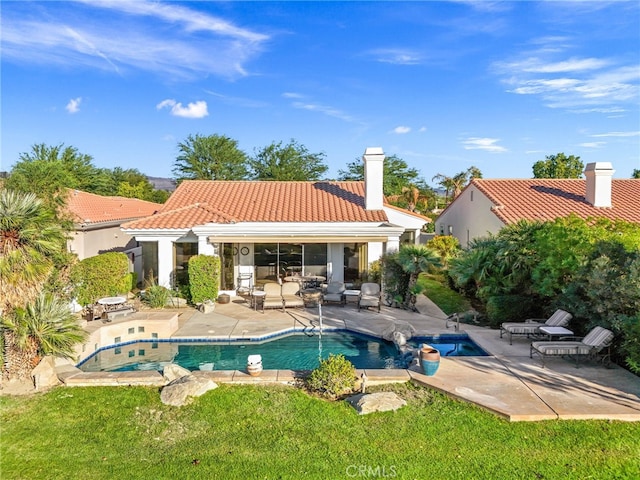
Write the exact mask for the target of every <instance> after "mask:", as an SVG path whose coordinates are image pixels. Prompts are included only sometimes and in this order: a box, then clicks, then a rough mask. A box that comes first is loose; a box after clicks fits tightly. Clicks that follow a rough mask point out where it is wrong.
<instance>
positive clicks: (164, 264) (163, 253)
mask: <svg viewBox="0 0 640 480" xmlns="http://www.w3.org/2000/svg"><path fill="white" fill-rule="evenodd" d="M172 271H173V240H172V239H170V238H161V239H159V240H158V285H162V286H163V287H167V288H171V272H172Z"/></svg>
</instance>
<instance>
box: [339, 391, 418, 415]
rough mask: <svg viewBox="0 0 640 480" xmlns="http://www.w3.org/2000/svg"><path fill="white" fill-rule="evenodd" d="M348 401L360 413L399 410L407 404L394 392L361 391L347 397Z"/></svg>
mask: <svg viewBox="0 0 640 480" xmlns="http://www.w3.org/2000/svg"><path fill="white" fill-rule="evenodd" d="M347 402H349V404H350V405H351V406H352V407H353V408H355V409H356V411H357V412H358V414H359V415H366V414H368V413H373V412H387V411H389V410H397V409H399V408H401V407H404V406H405V405H406V404H407V402H405V401H404V400H403V399H402V398H400V397H399V396H398V395H396V394H395V393H393V392H378V393H367V394H362V393H361V394H358V395H353V396H352V397H349V398H347Z"/></svg>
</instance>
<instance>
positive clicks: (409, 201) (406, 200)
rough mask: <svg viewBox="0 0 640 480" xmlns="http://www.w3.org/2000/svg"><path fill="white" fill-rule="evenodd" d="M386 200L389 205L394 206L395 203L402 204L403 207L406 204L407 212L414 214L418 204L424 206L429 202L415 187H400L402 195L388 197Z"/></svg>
mask: <svg viewBox="0 0 640 480" xmlns="http://www.w3.org/2000/svg"><path fill="white" fill-rule="evenodd" d="M387 200H388V201H389V203H391V204H394V203H395V202H402V204H403V205H405V204H406V206H407V210H409V211H410V212H415V211H416V207H417V206H418V204H419V203H420V202H424V203H425V204H426V203H427V202H428V201H429V197H428V196H426V195H424V194H423V193H422V192H421V191H420V189H419V188H418V187H417V186H415V185H408V186H406V187H402V193H400V194H399V195H390V196H388V197H387Z"/></svg>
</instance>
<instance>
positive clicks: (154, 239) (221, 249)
mask: <svg viewBox="0 0 640 480" xmlns="http://www.w3.org/2000/svg"><path fill="white" fill-rule="evenodd" d="M363 160H364V162H365V180H364V182H332V181H315V182H314V181H309V182H278V181H215V180H185V181H183V182H182V183H181V184H180V185H179V186H178V188H177V189H176V190H175V192H174V193H173V194H172V195H171V197H170V198H169V199H168V200H167V202H166V203H165V204H164V205H163V207H162V208H161V209H160V211H159V212H158V213H157V214H155V215H152V216H150V217H147V218H142V219H139V220H136V221H132V222H128V223H126V224H124V225H123V226H122V229H123V231H124V232H126V233H127V234H129V235H131V236H133V237H135V239H136V240H137V241H138V242H140V244H141V245H142V247H143V251H144V258H145V267H144V268H145V271H147V272H148V271H149V270H153V272H154V275H157V281H158V284H160V285H165V286H173V285H175V284H176V283H185V282H186V281H187V279H186V278H185V276H186V267H187V262H188V260H189V258H190V257H191V256H192V255H196V254H208V255H219V256H220V257H221V264H222V272H221V285H220V289H221V291H227V292H232V291H234V290H235V289H237V288H239V287H242V286H253V285H255V284H259V283H261V282H268V281H277V280H278V279H280V280H282V279H283V278H284V277H288V276H296V275H301V276H321V277H324V278H325V279H326V280H334V281H346V282H357V281H359V280H360V279H361V278H362V277H363V275H364V274H365V273H366V272H367V270H368V268H369V265H370V263H371V262H373V261H374V260H378V259H379V258H380V256H381V255H382V254H383V253H385V252H390V251H393V250H397V249H398V248H399V246H400V244H401V242H402V243H404V242H411V243H416V242H417V241H418V240H419V238H420V231H421V229H422V227H423V226H424V224H426V223H428V222H430V221H431V220H430V219H429V218H428V217H425V216H422V215H419V214H416V213H412V212H409V211H407V210H402V209H398V208H395V207H392V206H391V205H388V204H387V203H386V202H385V199H384V195H383V192H382V172H383V162H384V153H383V151H382V149H381V148H368V149H367V150H366V152H365V154H364V156H363ZM249 277H250V280H247V278H249ZM244 281H246V282H247V284H244V285H243V284H242V282H244Z"/></svg>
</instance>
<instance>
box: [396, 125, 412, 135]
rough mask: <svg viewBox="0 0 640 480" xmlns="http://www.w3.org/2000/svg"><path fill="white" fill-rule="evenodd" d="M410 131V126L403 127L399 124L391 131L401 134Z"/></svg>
mask: <svg viewBox="0 0 640 480" xmlns="http://www.w3.org/2000/svg"><path fill="white" fill-rule="evenodd" d="M410 131H411V127H405V126H404V125H399V126H397V127H396V128H394V129H393V133H397V134H398V135H403V134H405V133H409V132H410Z"/></svg>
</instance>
